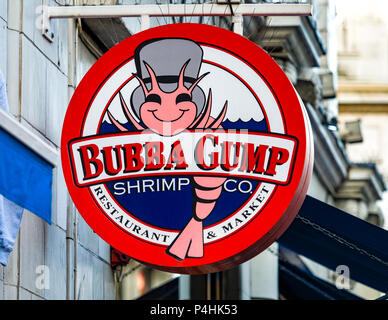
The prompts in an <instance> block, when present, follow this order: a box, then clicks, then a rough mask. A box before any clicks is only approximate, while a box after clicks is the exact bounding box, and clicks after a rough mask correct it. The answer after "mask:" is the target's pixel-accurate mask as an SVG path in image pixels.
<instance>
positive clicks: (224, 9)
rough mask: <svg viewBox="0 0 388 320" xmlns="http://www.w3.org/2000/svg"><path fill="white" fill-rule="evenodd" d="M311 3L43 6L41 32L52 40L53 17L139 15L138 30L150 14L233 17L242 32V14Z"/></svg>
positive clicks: (295, 10) (286, 11)
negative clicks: (139, 23) (139, 24)
mask: <svg viewBox="0 0 388 320" xmlns="http://www.w3.org/2000/svg"><path fill="white" fill-rule="evenodd" d="M311 15H312V5H311V4H282V3H281V4H269V3H241V4H239V3H235V2H226V3H214V2H208V3H203V4H144V5H112V6H47V5H44V6H43V7H42V35H43V36H44V37H45V38H46V39H47V40H48V41H50V42H52V41H53V39H54V36H55V35H54V33H53V31H52V27H51V20H52V19H69V18H118V17H140V19H141V30H145V29H148V28H149V26H150V17H182V16H189V17H192V16H196V17H199V16H219V17H220V16H232V20H233V30H234V32H236V33H238V34H241V35H242V33H243V17H244V16H311Z"/></svg>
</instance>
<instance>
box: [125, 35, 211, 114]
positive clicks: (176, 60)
mask: <svg viewBox="0 0 388 320" xmlns="http://www.w3.org/2000/svg"><path fill="white" fill-rule="evenodd" d="M202 56H203V51H202V48H201V47H200V46H199V45H198V44H196V43H195V42H194V41H192V40H188V39H180V38H164V39H152V40H149V41H146V42H143V43H142V44H140V45H139V46H138V47H137V48H136V50H135V65H136V71H137V75H138V76H139V77H140V78H141V79H142V80H143V82H144V83H145V85H146V87H147V89H148V90H150V89H151V78H150V74H149V73H148V70H147V68H146V66H145V64H144V62H146V63H147V64H148V65H149V66H150V67H151V69H152V70H153V71H154V73H155V75H156V79H157V80H158V84H159V87H160V89H161V90H163V91H164V92H173V91H175V90H176V89H177V87H178V79H179V73H180V71H181V69H182V67H183V65H184V64H185V63H186V62H187V61H189V62H188V64H187V66H186V69H185V72H184V85H185V87H186V88H190V86H191V85H192V84H193V83H194V82H195V80H197V78H198V75H199V70H200V68H201V63H202ZM144 101H145V95H144V92H143V88H142V87H141V86H138V87H137V88H136V89H135V90H134V91H133V93H132V96H131V106H132V108H133V110H134V112H135V113H136V115H137V116H139V113H140V112H139V110H140V106H141V105H142V104H143V103H144ZM192 101H193V102H194V103H195V105H196V106H197V115H198V114H199V113H200V112H201V111H202V109H203V107H204V105H205V94H204V93H203V91H202V90H201V88H200V87H199V86H196V87H195V88H194V89H193V91H192Z"/></svg>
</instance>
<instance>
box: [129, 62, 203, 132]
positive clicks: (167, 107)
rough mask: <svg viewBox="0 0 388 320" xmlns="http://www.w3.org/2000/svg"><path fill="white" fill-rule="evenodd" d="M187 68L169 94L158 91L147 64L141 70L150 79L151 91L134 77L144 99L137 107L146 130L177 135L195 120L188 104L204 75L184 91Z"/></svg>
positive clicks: (194, 113)
mask: <svg viewBox="0 0 388 320" xmlns="http://www.w3.org/2000/svg"><path fill="white" fill-rule="evenodd" d="M187 64H188V62H186V63H185V65H184V66H183V67H182V70H181V72H180V75H179V81H178V87H177V89H176V90H175V91H173V92H169V93H168V92H164V91H162V90H161V89H160V87H159V85H158V82H157V79H156V76H155V74H154V72H153V70H152V69H151V67H150V66H149V65H148V64H147V63H145V66H146V67H147V70H148V72H149V74H150V76H151V82H152V83H151V84H152V88H151V90H149V91H148V89H147V87H146V86H145V84H144V82H143V81H142V79H140V78H139V77H138V76H137V75H135V76H136V77H137V79H138V80H139V82H140V84H141V85H142V87H143V91H144V95H145V102H144V103H143V104H142V105H141V107H140V118H141V120H142V122H143V123H144V124H145V125H146V126H147V127H148V128H149V129H151V130H152V131H154V132H156V133H158V134H160V135H163V136H172V135H175V134H178V133H180V132H182V131H184V130H185V129H187V128H189V127H190V125H191V124H192V123H193V122H194V120H195V119H196V117H197V106H196V104H195V103H194V102H193V101H192V91H193V89H194V88H195V86H196V85H197V84H198V82H199V81H200V80H201V79H202V78H203V77H204V76H205V75H206V74H204V75H202V76H201V77H199V78H198V79H197V80H196V81H195V83H194V84H193V85H192V86H191V87H190V88H186V87H185V85H184V80H183V79H184V78H183V74H184V71H185V68H186V66H187Z"/></svg>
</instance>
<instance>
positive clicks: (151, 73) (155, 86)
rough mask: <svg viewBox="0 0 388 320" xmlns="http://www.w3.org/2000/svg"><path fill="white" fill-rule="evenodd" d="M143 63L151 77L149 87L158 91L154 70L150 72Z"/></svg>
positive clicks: (148, 67) (145, 63)
mask: <svg viewBox="0 0 388 320" xmlns="http://www.w3.org/2000/svg"><path fill="white" fill-rule="evenodd" d="M143 63H144V65H145V66H146V68H147V70H148V73H149V74H150V77H151V85H152V88H151V90H156V89H158V90H160V88H159V84H158V80H157V79H156V75H155V72H154V70H152V68H151V67H150V66H149V65H148V64H147V62H145V61H143Z"/></svg>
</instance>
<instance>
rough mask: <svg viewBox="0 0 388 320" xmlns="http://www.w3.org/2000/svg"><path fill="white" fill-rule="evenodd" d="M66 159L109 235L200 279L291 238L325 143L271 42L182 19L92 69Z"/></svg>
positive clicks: (81, 201)
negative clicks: (316, 150) (318, 147)
mask: <svg viewBox="0 0 388 320" xmlns="http://www.w3.org/2000/svg"><path fill="white" fill-rule="evenodd" d="M61 156H62V167H63V171H64V175H65V179H66V183H67V186H68V189H69V192H70V195H71V197H72V199H73V201H74V203H75V205H76V207H77V208H78V210H79V212H80V214H81V215H82V216H83V218H84V219H85V220H86V222H87V223H88V224H89V225H90V227H91V228H92V229H93V230H94V231H95V232H96V233H97V234H98V235H100V236H101V237H102V238H103V239H104V240H105V241H107V242H108V243H110V244H111V245H112V246H113V247H114V248H116V249H118V250H120V251H121V252H123V253H125V254H127V255H128V256H130V257H132V258H134V259H136V260H139V261H141V262H144V263H146V264H149V265H152V266H154V267H155V268H158V269H161V270H165V271H170V272H177V273H191V274H196V273H210V272H216V271H221V270H224V269H228V268H231V267H234V266H236V265H237V264H240V263H242V262H244V261H246V260H248V259H250V258H252V257H254V256H255V255H257V254H259V253H260V252H261V251H263V250H264V249H266V248H267V247H268V246H269V245H271V244H272V243H273V242H274V241H276V240H277V239H278V238H279V237H280V236H281V235H282V233H283V232H284V231H285V230H286V229H287V228H288V226H289V225H290V224H291V222H292V221H293V219H294V218H295V216H296V214H297V213H298V210H299V209H300V207H301V205H302V203H303V201H304V198H305V196H306V192H307V188H308V185H309V182H310V178H311V173H312V167H313V140H312V133H311V128H310V124H309V120H308V116H307V113H306V110H305V108H304V106H303V103H302V102H301V100H300V98H299V97H298V95H297V93H296V91H295V89H294V88H293V86H292V84H291V83H290V82H289V80H288V79H287V77H286V75H285V74H284V73H283V72H282V70H281V69H280V67H279V66H278V65H277V64H276V63H275V62H274V61H273V60H272V58H271V57H270V56H269V55H268V54H267V53H265V52H264V51H263V50H262V49H261V48H260V47H258V46H257V45H255V44H254V43H252V42H250V41H249V40H247V39H245V38H243V37H242V36H240V35H237V34H235V33H232V32H230V31H227V30H224V29H220V28H217V27H212V26H207V25H198V24H174V25H166V26H161V27H157V28H153V29H149V30H147V31H143V32H140V33H138V34H136V35H133V36H131V37H130V38H128V39H126V40H124V41H123V42H121V43H119V44H118V45H116V46H115V47H114V48H112V49H111V50H110V51H108V52H107V53H106V54H105V55H104V56H102V57H101V58H100V59H99V60H98V61H97V62H96V63H95V65H94V66H93V67H92V68H91V69H90V70H89V72H88V73H87V74H86V75H85V77H84V78H83V80H82V81H81V83H80V84H79V86H78V87H77V89H76V91H75V93H74V95H73V98H72V100H71V102H70V105H69V108H68V111H67V113H66V117H65V121H64V125H63V132H62V145H61Z"/></svg>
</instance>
